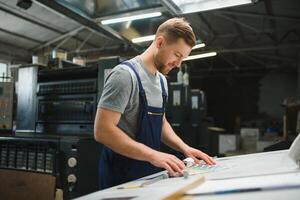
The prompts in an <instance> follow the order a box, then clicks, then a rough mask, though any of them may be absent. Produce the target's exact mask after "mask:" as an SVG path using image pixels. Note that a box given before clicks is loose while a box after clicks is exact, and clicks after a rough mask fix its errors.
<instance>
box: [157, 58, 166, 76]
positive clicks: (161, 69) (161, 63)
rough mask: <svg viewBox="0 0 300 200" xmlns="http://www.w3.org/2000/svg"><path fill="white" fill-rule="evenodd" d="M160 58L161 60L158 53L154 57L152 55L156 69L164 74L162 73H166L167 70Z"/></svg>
mask: <svg viewBox="0 0 300 200" xmlns="http://www.w3.org/2000/svg"><path fill="white" fill-rule="evenodd" d="M160 60H161V59H160V58H159V56H158V55H157V56H155V57H154V65H155V67H156V69H157V70H158V71H159V72H160V73H162V74H164V75H167V73H168V72H167V71H166V70H165V69H166V68H167V67H166V66H165V64H164V63H163V62H161V61H160Z"/></svg>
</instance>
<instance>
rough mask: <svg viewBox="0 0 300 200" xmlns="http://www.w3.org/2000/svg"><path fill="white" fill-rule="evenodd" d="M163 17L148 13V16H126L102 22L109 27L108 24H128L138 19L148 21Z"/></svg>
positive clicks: (159, 13)
mask: <svg viewBox="0 0 300 200" xmlns="http://www.w3.org/2000/svg"><path fill="white" fill-rule="evenodd" d="M159 16H161V12H153V13H146V14H139V15H132V16H124V17H118V18H114V19H105V20H102V21H101V24H104V25H107V24H115V23H120V22H127V21H133V20H138V19H146V18H151V17H159Z"/></svg>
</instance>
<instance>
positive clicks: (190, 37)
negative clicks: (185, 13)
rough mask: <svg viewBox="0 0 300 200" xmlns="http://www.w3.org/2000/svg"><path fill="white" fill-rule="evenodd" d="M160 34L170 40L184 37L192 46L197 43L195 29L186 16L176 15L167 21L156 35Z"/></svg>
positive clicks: (173, 40)
mask: <svg viewBox="0 0 300 200" xmlns="http://www.w3.org/2000/svg"><path fill="white" fill-rule="evenodd" d="M158 35H165V36H166V38H167V40H168V41H170V42H175V41H177V40H178V39H180V38H182V39H183V40H184V41H185V42H186V43H187V44H188V45H189V46H190V47H193V46H195V44H196V37H195V34H194V31H193V29H192V27H191V26H190V24H189V23H188V22H187V21H186V20H185V19H184V18H177V17H175V18H172V19H169V20H167V21H165V22H164V23H162V24H161V25H160V26H159V27H158V29H157V31H156V36H158Z"/></svg>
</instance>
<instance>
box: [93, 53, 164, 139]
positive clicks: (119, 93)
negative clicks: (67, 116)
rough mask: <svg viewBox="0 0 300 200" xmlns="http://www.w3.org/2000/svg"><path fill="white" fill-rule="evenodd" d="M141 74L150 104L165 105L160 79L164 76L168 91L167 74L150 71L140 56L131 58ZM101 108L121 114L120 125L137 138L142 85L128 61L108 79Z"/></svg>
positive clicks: (99, 106) (113, 71) (100, 104)
mask: <svg viewBox="0 0 300 200" xmlns="http://www.w3.org/2000/svg"><path fill="white" fill-rule="evenodd" d="M129 62H130V63H131V64H132V66H133V67H134V69H135V70H136V71H137V73H138V74H139V76H140V79H141V82H142V85H143V88H144V90H145V92H146V97H147V101H148V105H149V106H153V107H160V108H161V107H162V104H163V100H162V91H161V84H160V78H159V76H161V77H162V78H163V82H164V87H165V89H166V92H167V93H168V88H167V87H168V86H167V80H166V78H165V76H164V75H162V74H161V73H160V72H158V71H157V73H156V74H155V75H152V74H150V72H148V70H147V69H146V68H145V66H144V64H143V63H142V60H141V59H140V57H139V56H137V57H135V58H132V59H131V60H129ZM98 108H105V109H108V110H112V111H116V112H119V113H121V118H120V121H119V123H118V127H119V128H120V129H122V130H123V131H124V132H125V133H127V134H128V135H129V136H130V137H132V138H135V133H136V132H137V123H138V115H139V109H140V107H139V88H138V82H137V78H136V75H135V74H134V72H133V70H132V69H130V68H129V67H128V66H126V65H124V64H119V65H117V66H116V67H114V68H113V70H112V71H111V73H110V74H109V76H108V77H107V79H106V82H105V85H104V88H103V92H102V96H101V98H100V101H99V103H98Z"/></svg>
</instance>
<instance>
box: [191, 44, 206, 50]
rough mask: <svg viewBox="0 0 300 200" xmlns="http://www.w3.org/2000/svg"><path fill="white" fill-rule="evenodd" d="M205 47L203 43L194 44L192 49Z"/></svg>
mask: <svg viewBox="0 0 300 200" xmlns="http://www.w3.org/2000/svg"><path fill="white" fill-rule="evenodd" d="M203 47H205V44H204V43H200V44H196V45H195V46H194V47H193V48H192V49H199V48H203Z"/></svg>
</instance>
